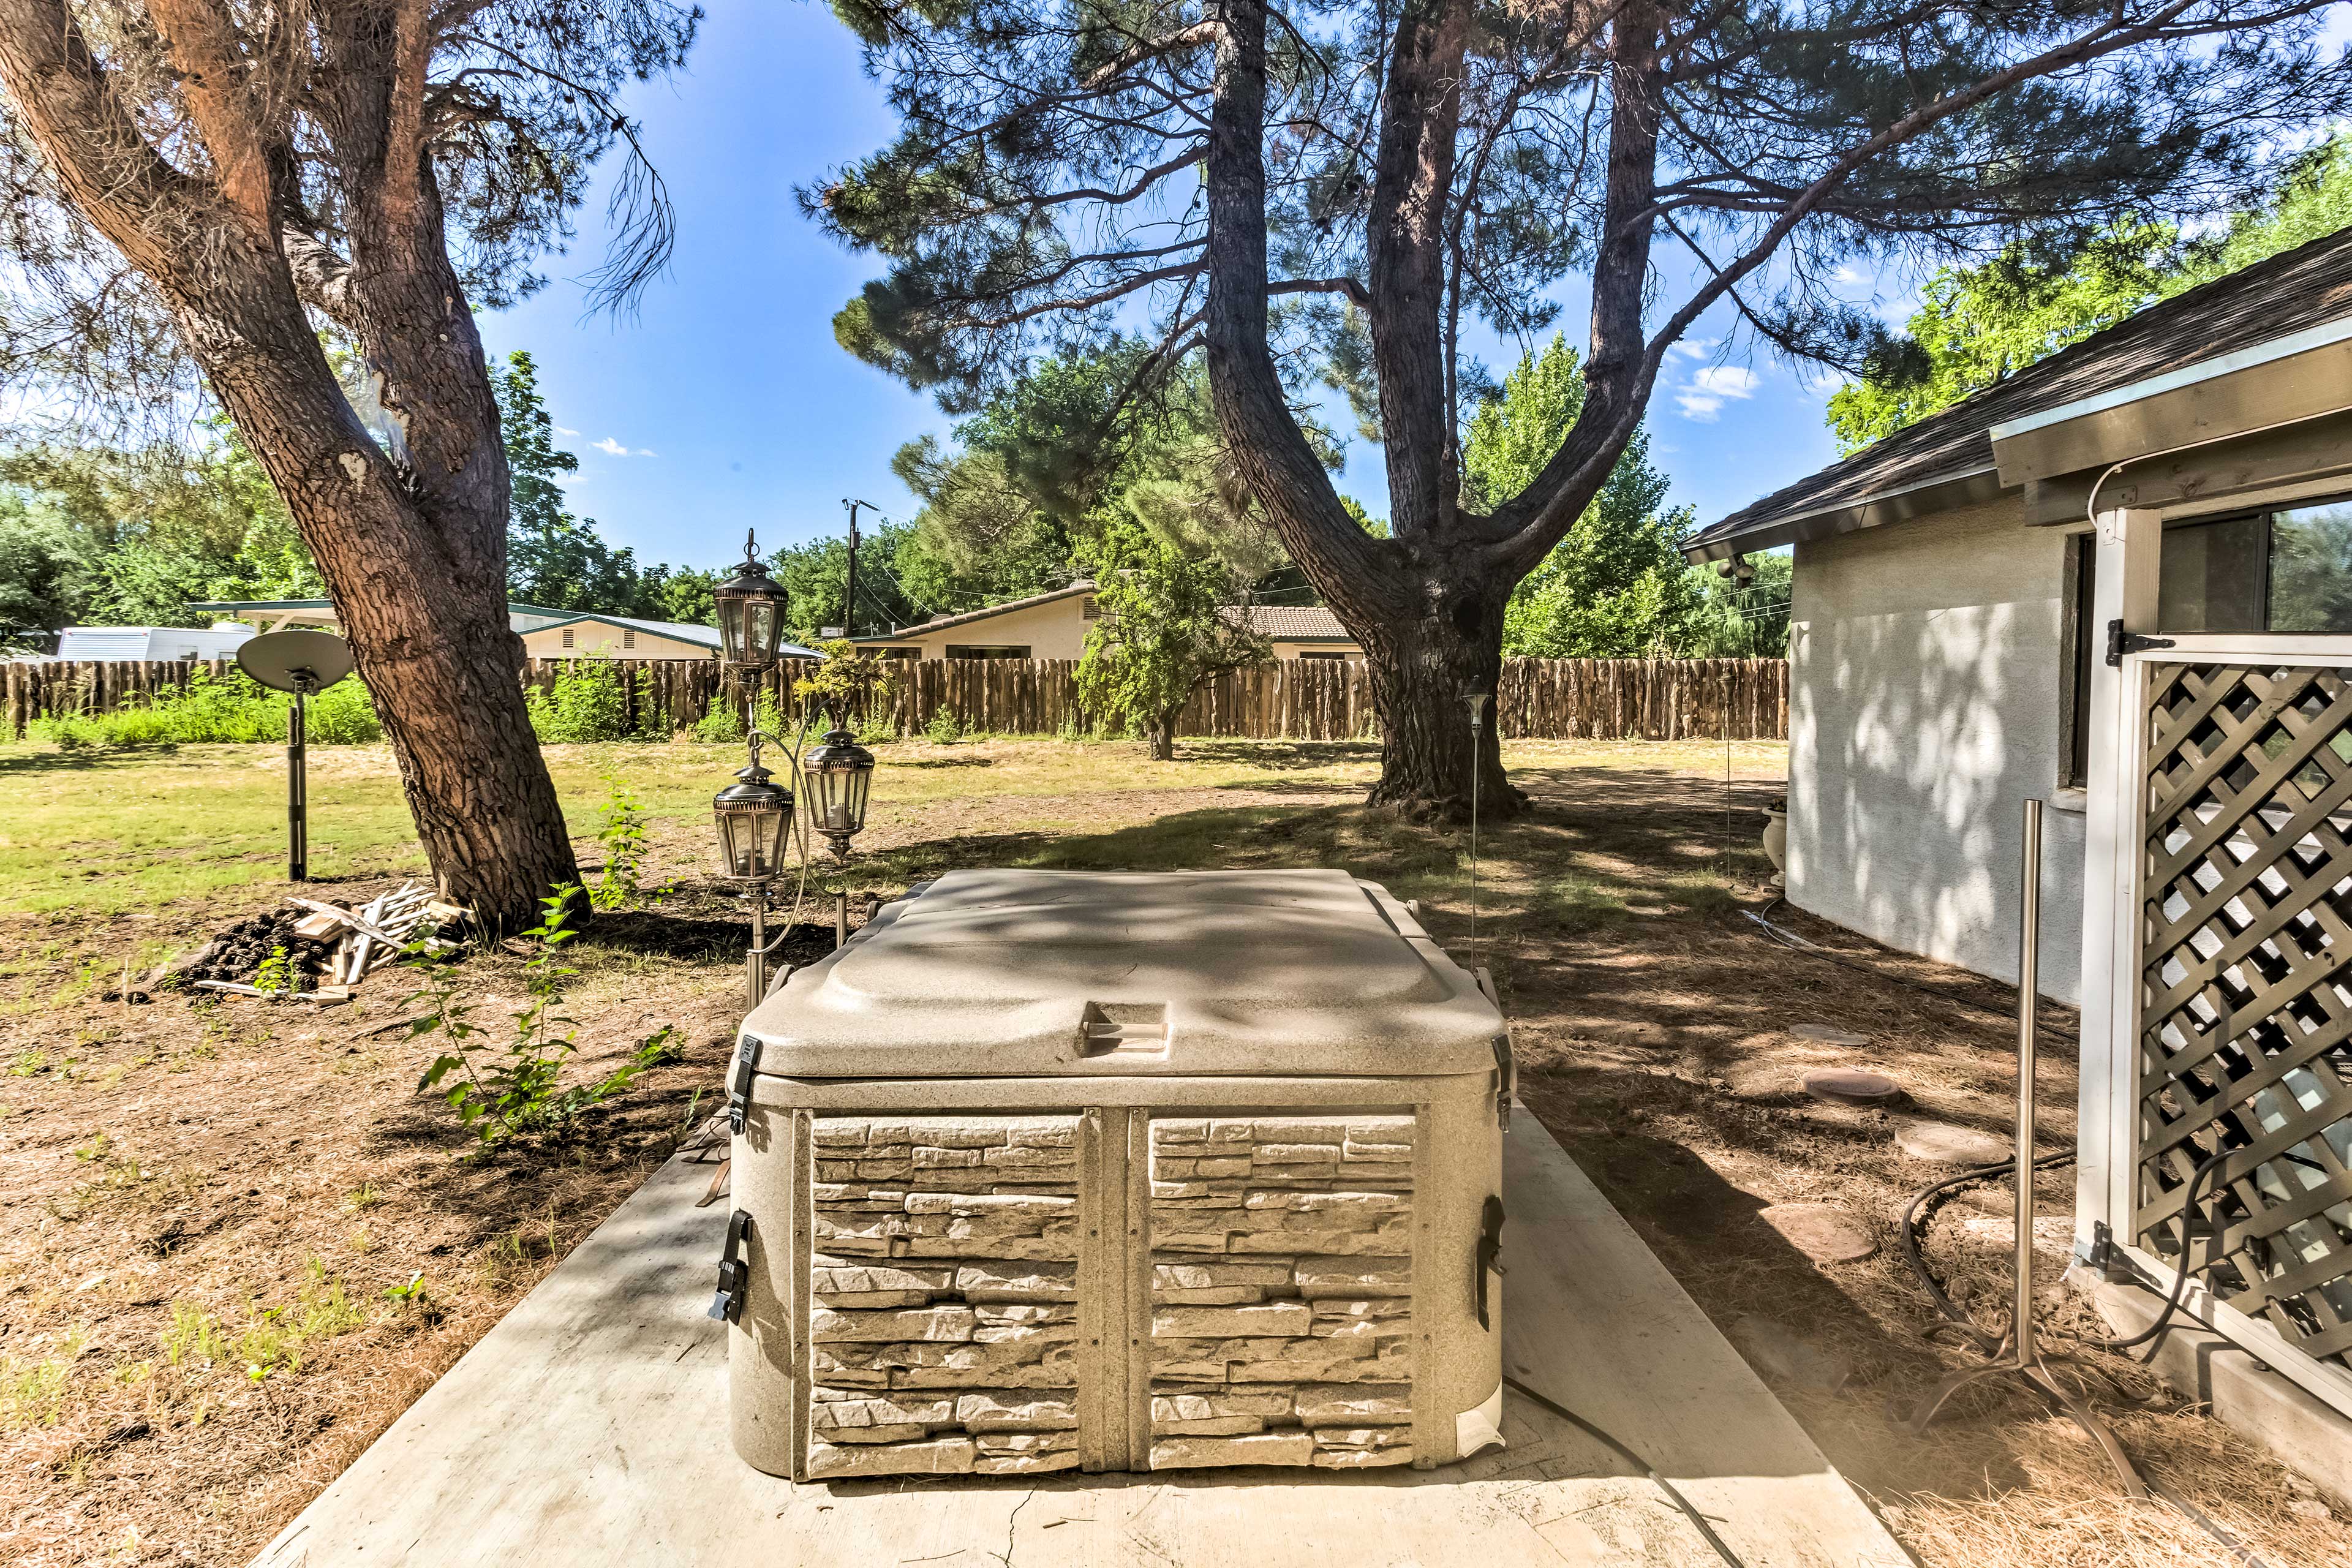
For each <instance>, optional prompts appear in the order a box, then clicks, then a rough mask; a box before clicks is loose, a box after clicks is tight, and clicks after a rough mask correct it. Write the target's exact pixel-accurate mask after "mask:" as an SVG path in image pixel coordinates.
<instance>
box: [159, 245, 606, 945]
mask: <svg viewBox="0 0 2352 1568" xmlns="http://www.w3.org/2000/svg"><path fill="white" fill-rule="evenodd" d="M240 241H242V242H243V243H242V244H240V243H239V242H240ZM276 252H277V246H276V244H274V243H272V241H271V240H270V239H268V238H267V237H263V236H261V235H259V234H257V233H253V232H250V231H248V232H246V233H244V234H224V235H223V236H222V237H220V239H219V242H218V243H217V245H216V246H215V248H214V249H213V250H212V252H211V253H210V254H209V255H208V256H206V257H205V258H203V259H202V260H192V261H191V262H190V263H188V264H187V265H185V266H184V267H183V268H175V269H174V270H173V272H172V273H171V274H170V275H169V276H167V277H165V278H163V279H159V281H161V282H162V283H163V288H164V292H165V294H166V295H167V296H168V297H169V299H170V300H171V302H172V306H173V313H174V315H175V316H176V317H177V318H178V321H179V323H180V327H181V330H182V331H183V332H184V334H185V337H186V340H187V342H188V346H189V349H190V351H191V352H192V353H194V356H195V358H196V360H197V362H198V363H200V364H201V365H202V366H203V368H204V371H205V378H206V380H207V381H208V382H209V383H210V384H211V385H212V387H213V389H214V391H215V394H216V395H218V396H219V398H220V400H221V402H222V404H223V405H225V406H226V408H227V410H228V412H229V415H230V416H231V417H232V418H234V419H235V420H236V425H237V429H238V430H239V432H240V433H241V434H242V435H243V436H244V437H245V439H246V442H247V445H248V446H249V447H251V448H252V449H253V452H254V454H255V456H256V457H257V458H259V459H260V461H261V464H262V466H263V468H266V469H267V470H268V474H269V478H270V480H271V482H272V483H273V484H274V485H275V486H276V487H277V489H278V493H279V494H280V495H281V496H283V497H284V498H285V500H286V505H287V510H289V512H290V513H291V514H292V516H293V519H294V524H295V526H296V528H297V529H299V531H300V532H301V535H302V538H303V541H304V542H306V543H307V544H309V545H310V549H311V552H312V553H313V554H315V555H316V556H317V557H318V562H319V569H320V574H322V575H323V576H324V577H325V578H326V581H327V591H328V594H329V595H330V596H331V598H332V599H333V601H334V605H335V612H336V616H337V618H338V619H339V620H340V621H341V625H342V628H343V632H344V635H345V636H346V637H349V638H350V640H351V644H352V653H353V655H354V656H355V657H356V658H357V660H358V664H359V673H360V678H361V679H362V680H364V681H365V682H366V683H367V687H368V689H369V691H370V693H371V694H372V695H373V698H374V700H375V707H376V712H377V714H378V716H379V717H380V718H381V719H382V720H383V728H384V733H385V736H386V737H387V738H388V739H389V740H390V742H391V743H392V748H393V753H394V757H395V758H397V760H398V762H399V763H400V774H401V781H402V784H403V785H404V789H405V791H406V793H407V797H408V805H409V809H410V811H411V812H412V814H413V815H414V816H415V819H416V835H417V839H418V841H419V842H420V843H421V844H422V845H423V847H424V849H425V856H426V858H427V859H428V860H429V861H430V862H431V864H432V868H433V872H434V876H435V879H436V881H437V882H438V884H439V885H440V888H441V889H442V891H443V892H444V893H445V894H446V896H447V897H448V898H450V899H452V900H455V901H457V902H458V903H461V904H464V905H466V906H467V907H468V908H470V909H472V910H474V911H475V912H476V914H477V915H478V916H479V917H480V918H481V919H482V920H483V921H485V922H488V924H490V925H492V926H493V927H503V928H505V929H509V930H511V929H515V928H516V927H518V926H520V925H527V924H530V923H531V921H532V920H533V918H534V916H535V912H536V902H537V900H539V899H540V898H541V896H543V895H544V894H545V893H546V892H547V891H548V889H550V887H551V886H553V885H555V884H558V883H563V882H572V881H576V880H577V879H578V878H579V870H578V866H577V863H576V862H575V860H574V859H573V857H572V844H571V838H570V836H569V834H568V832H567V830H566V828H565V826H564V822H563V812H562V806H561V805H559V804H558V802H557V800H556V797H555V785H554V783H553V781H552V780H551V779H550V778H549V776H548V773H547V765H546V763H545V762H544V760H543V759H542V758H541V755H540V752H539V742H538V739H537V737H536V736H535V735H534V734H533V733H532V731H531V728H530V713H529V710H527V709H526V708H525V706H524V703H523V698H522V687H521V682H520V671H521V668H522V662H523V647H522V639H521V638H520V637H517V636H516V635H515V633H514V631H513V629H512V627H511V626H510V625H509V621H508V618H507V584H506V509H507V499H508V495H507V492H508V478H507V468H506V457H505V452H504V449H503V448H502V447H500V445H499V425H498V417H497V407H496V402H495V399H494V398H493V397H492V395H491V394H490V390H489V382H488V372H487V371H486V369H485V368H484V363H483V359H482V349H481V342H480V339H479V338H478V336H477V335H476V333H475V331H474V324H473V317H472V313H471V311H470V310H468V309H467V305H466V301H465V298H464V296H463V294H462V293H461V292H460V291H459V290H458V289H457V280H456V278H455V277H454V275H452V274H449V273H448V271H447V263H446V256H442V255H439V254H438V253H437V249H436V247H421V248H420V249H418V250H415V251H411V252H410V253H409V254H408V255H407V256H406V257H405V258H402V259H404V260H405V261H406V262H407V263H408V268H407V270H406V271H405V272H403V271H402V270H401V269H400V268H390V267H385V266H382V265H379V266H378V267H377V268H376V269H375V271H374V272H373V275H372V276H370V277H369V278H368V279H366V280H365V283H364V284H363V285H359V286H351V287H350V288H349V297H348V299H340V300H339V302H341V303H343V304H344V305H345V308H346V310H348V311H349V313H350V316H351V318H352V321H353V322H354V324H356V326H357V327H358V329H359V335H360V337H361V340H362V342H363V343H364V344H366V345H367V347H368V349H369V351H370V363H371V364H372V365H373V366H375V368H376V370H377V373H378V374H379V375H380V376H381V377H382V378H383V403H384V405H385V407H386V410H387V413H388V415H389V416H390V417H391V419H392V420H393V422H394V426H395V432H396V434H395V437H394V446H395V448H396V451H395V452H394V453H393V454H387V453H386V452H385V451H383V449H382V448H381V447H378V445H377V444H376V440H375V438H374V437H373V436H371V435H370V434H369V432H368V431H367V429H366V428H365V427H364V426H362V425H361V423H360V421H359V418H358V416H357V415H355V414H354V413H353V412H352V406H351V403H350V400H349V399H348V398H346V397H345V396H344V395H343V392H342V389H341V384H340V383H339V382H338V381H337V380H336V377H335V374H334V372H333V370H332V369H331V366H330V365H329V364H328V363H327V359H326V355H325V353H324V352H323V351H322V350H321V349H320V344H319V339H318V334H317V333H316V331H313V330H312V328H311V325H310V320H309V318H308V317H307V316H306V315H305V313H304V311H303V309H302V305H301V302H300V300H299V298H298V297H297V295H296V293H295V285H294V281H293V279H292V277H291V276H290V275H289V271H288V268H287V265H286V262H285V261H284V260H283V259H282V258H279V257H278V255H277V254H276ZM436 261H437V262H438V266H437V267H436ZM369 302H373V309H374V313H375V314H376V315H378V316H383V317H396V318H397V319H393V320H384V321H381V322H378V321H372V320H371V319H370V310H369V309H368V305H369ZM371 329H373V330H371ZM395 459H396V460H395Z"/></svg>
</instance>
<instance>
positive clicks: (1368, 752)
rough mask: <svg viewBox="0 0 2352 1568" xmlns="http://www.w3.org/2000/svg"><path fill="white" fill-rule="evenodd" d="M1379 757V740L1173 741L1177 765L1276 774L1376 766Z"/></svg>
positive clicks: (1201, 739)
mask: <svg viewBox="0 0 2352 1568" xmlns="http://www.w3.org/2000/svg"><path fill="white" fill-rule="evenodd" d="M1380 757H1381V743H1380V742H1378V741H1233V740H1223V739H1220V738H1217V737H1213V736H1202V737H1200V738H1197V739H1190V738H1186V737H1183V736H1179V737H1178V738H1177V741H1176V758H1177V760H1178V761H1179V762H1194V763H1239V764H1243V765H1245V766H1248V767H1253V768H1272V769H1275V770H1276V771H1277V772H1286V771H1290V770H1295V769H1300V768H1328V767H1335V766H1338V765H1339V764H1341V763H1376V762H1378V761H1380Z"/></svg>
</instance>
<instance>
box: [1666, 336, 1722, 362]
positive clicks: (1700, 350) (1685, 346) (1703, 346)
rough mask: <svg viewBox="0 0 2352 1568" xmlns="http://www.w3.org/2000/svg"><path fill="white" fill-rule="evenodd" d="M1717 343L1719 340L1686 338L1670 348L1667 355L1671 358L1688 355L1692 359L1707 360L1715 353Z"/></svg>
mask: <svg viewBox="0 0 2352 1568" xmlns="http://www.w3.org/2000/svg"><path fill="white" fill-rule="evenodd" d="M1716 342H1717V339H1714V338H1684V339H1683V340H1681V341H1680V342H1676V343H1675V344H1674V345H1672V346H1671V347H1669V348H1668V349H1667V350H1666V353H1667V355H1668V356H1669V357H1672V356H1673V355H1675V354H1687V355H1689V356H1690V357H1691V358H1692V359H1705V358H1706V356H1707V355H1709V354H1711V353H1714V352H1715V345H1716Z"/></svg>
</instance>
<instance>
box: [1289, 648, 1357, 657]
mask: <svg viewBox="0 0 2352 1568" xmlns="http://www.w3.org/2000/svg"><path fill="white" fill-rule="evenodd" d="M1298 657H1299V658H1338V659H1344V658H1347V657H1348V655H1347V653H1346V651H1345V650H1344V649H1341V648H1325V647H1303V648H1300V649H1299V650H1298Z"/></svg>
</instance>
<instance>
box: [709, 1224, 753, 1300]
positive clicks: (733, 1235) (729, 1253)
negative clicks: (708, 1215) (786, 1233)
mask: <svg viewBox="0 0 2352 1568" xmlns="http://www.w3.org/2000/svg"><path fill="white" fill-rule="evenodd" d="M750 1232H751V1215H748V1214H746V1213H745V1212H744V1211H743V1210H741V1209H737V1210H736V1211H735V1212H734V1213H733V1214H732V1215H730V1216H728V1220H727V1250H726V1251H725V1252H723V1253H721V1254H720V1255H719V1293H718V1294H717V1295H715V1296H713V1297H711V1298H710V1311H709V1316H711V1317H714V1318H717V1319H719V1320H720V1321H723V1322H729V1323H731V1322H734V1321H737V1320H738V1319H740V1317H742V1315H743V1290H744V1288H745V1287H746V1286H748V1285H749V1284H750V1283H751V1264H750V1263H748V1262H746V1261H745V1260H744V1259H743V1258H740V1256H738V1254H740V1252H741V1251H742V1249H743V1237H745V1236H746V1235H748V1234H750Z"/></svg>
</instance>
